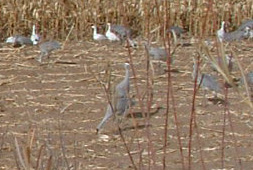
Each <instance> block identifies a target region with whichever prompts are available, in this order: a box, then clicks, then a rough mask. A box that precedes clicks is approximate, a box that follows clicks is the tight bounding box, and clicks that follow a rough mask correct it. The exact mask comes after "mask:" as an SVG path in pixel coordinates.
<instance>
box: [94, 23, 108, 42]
mask: <svg viewBox="0 0 253 170" xmlns="http://www.w3.org/2000/svg"><path fill="white" fill-rule="evenodd" d="M91 28H92V29H93V39H94V40H96V41H101V40H106V39H107V38H106V36H104V35H102V34H98V33H97V27H96V26H95V25H93V26H92V27H91Z"/></svg>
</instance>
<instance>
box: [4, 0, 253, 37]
mask: <svg viewBox="0 0 253 170" xmlns="http://www.w3.org/2000/svg"><path fill="white" fill-rule="evenodd" d="M165 2H166V1H162V0H127V1H123V0H115V1H109V0H8V1H7V0H3V1H0V6H1V17H0V35H1V38H2V39H3V38H6V37H8V36H10V35H13V34H22V35H26V34H30V30H31V27H32V25H33V24H36V25H37V26H38V28H39V32H40V33H41V34H42V35H43V37H44V38H57V39H65V37H66V36H67V34H68V33H69V31H70V29H71V27H72V26H73V27H74V29H73V32H72V34H71V35H70V39H83V38H85V37H87V36H90V34H91V29H90V26H91V25H92V24H97V25H98V26H99V27H101V28H102V29H103V30H104V29H105V24H106V23H107V22H111V23H117V24H123V25H126V26H129V27H131V28H132V29H133V30H134V31H135V33H136V34H138V35H147V32H148V31H152V30H153V29H155V28H157V27H158V26H163V24H162V23H163V19H164V16H165V10H164V6H165ZM167 6H168V11H166V13H167V16H169V19H168V23H166V24H167V25H166V27H168V26H169V25H179V26H183V27H184V28H185V29H187V30H189V31H190V33H191V34H192V35H194V36H196V35H202V34H206V35H214V34H215V32H216V30H217V29H218V27H219V25H220V24H219V23H220V22H221V21H222V20H226V21H229V22H230V23H231V25H230V28H236V27H237V26H238V25H239V24H240V23H241V22H242V21H243V20H245V19H249V18H252V16H253V8H252V7H253V3H252V1H251V0H244V1H236V0H223V1H217V0H216V1H215V0H209V1H208V0H194V1H192V0H175V1H167ZM148 25H149V26H148ZM205 25H206V26H205ZM166 27H165V28H166ZM162 28H163V27H161V29H157V31H155V33H156V34H155V35H161V32H162ZM203 30H205V31H203Z"/></svg>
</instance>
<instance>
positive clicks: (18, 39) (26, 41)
mask: <svg viewBox="0 0 253 170" xmlns="http://www.w3.org/2000/svg"><path fill="white" fill-rule="evenodd" d="M6 43H12V44H14V47H16V46H22V45H33V42H32V41H31V39H30V38H28V37H25V36H22V35H15V36H12V37H8V38H7V40H6Z"/></svg>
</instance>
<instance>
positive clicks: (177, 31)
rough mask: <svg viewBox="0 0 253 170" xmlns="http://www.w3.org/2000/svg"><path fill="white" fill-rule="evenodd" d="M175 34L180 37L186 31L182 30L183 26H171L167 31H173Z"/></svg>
mask: <svg viewBox="0 0 253 170" xmlns="http://www.w3.org/2000/svg"><path fill="white" fill-rule="evenodd" d="M173 31H174V33H175V34H176V36H178V37H181V36H182V34H183V33H185V32H186V30H184V29H183V28H181V27H179V26H171V27H170V28H169V29H168V30H167V32H171V33H172V32H173Z"/></svg>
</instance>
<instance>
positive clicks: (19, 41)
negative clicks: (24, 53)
mask: <svg viewBox="0 0 253 170" xmlns="http://www.w3.org/2000/svg"><path fill="white" fill-rule="evenodd" d="M38 41H39V36H38V35H37V34H36V33H35V25H33V29H32V35H31V37H30V38H29V37H25V36H22V35H15V36H11V37H8V38H7V39H6V41H5V42H6V43H12V44H14V47H15V46H22V45H36V44H38Z"/></svg>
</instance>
